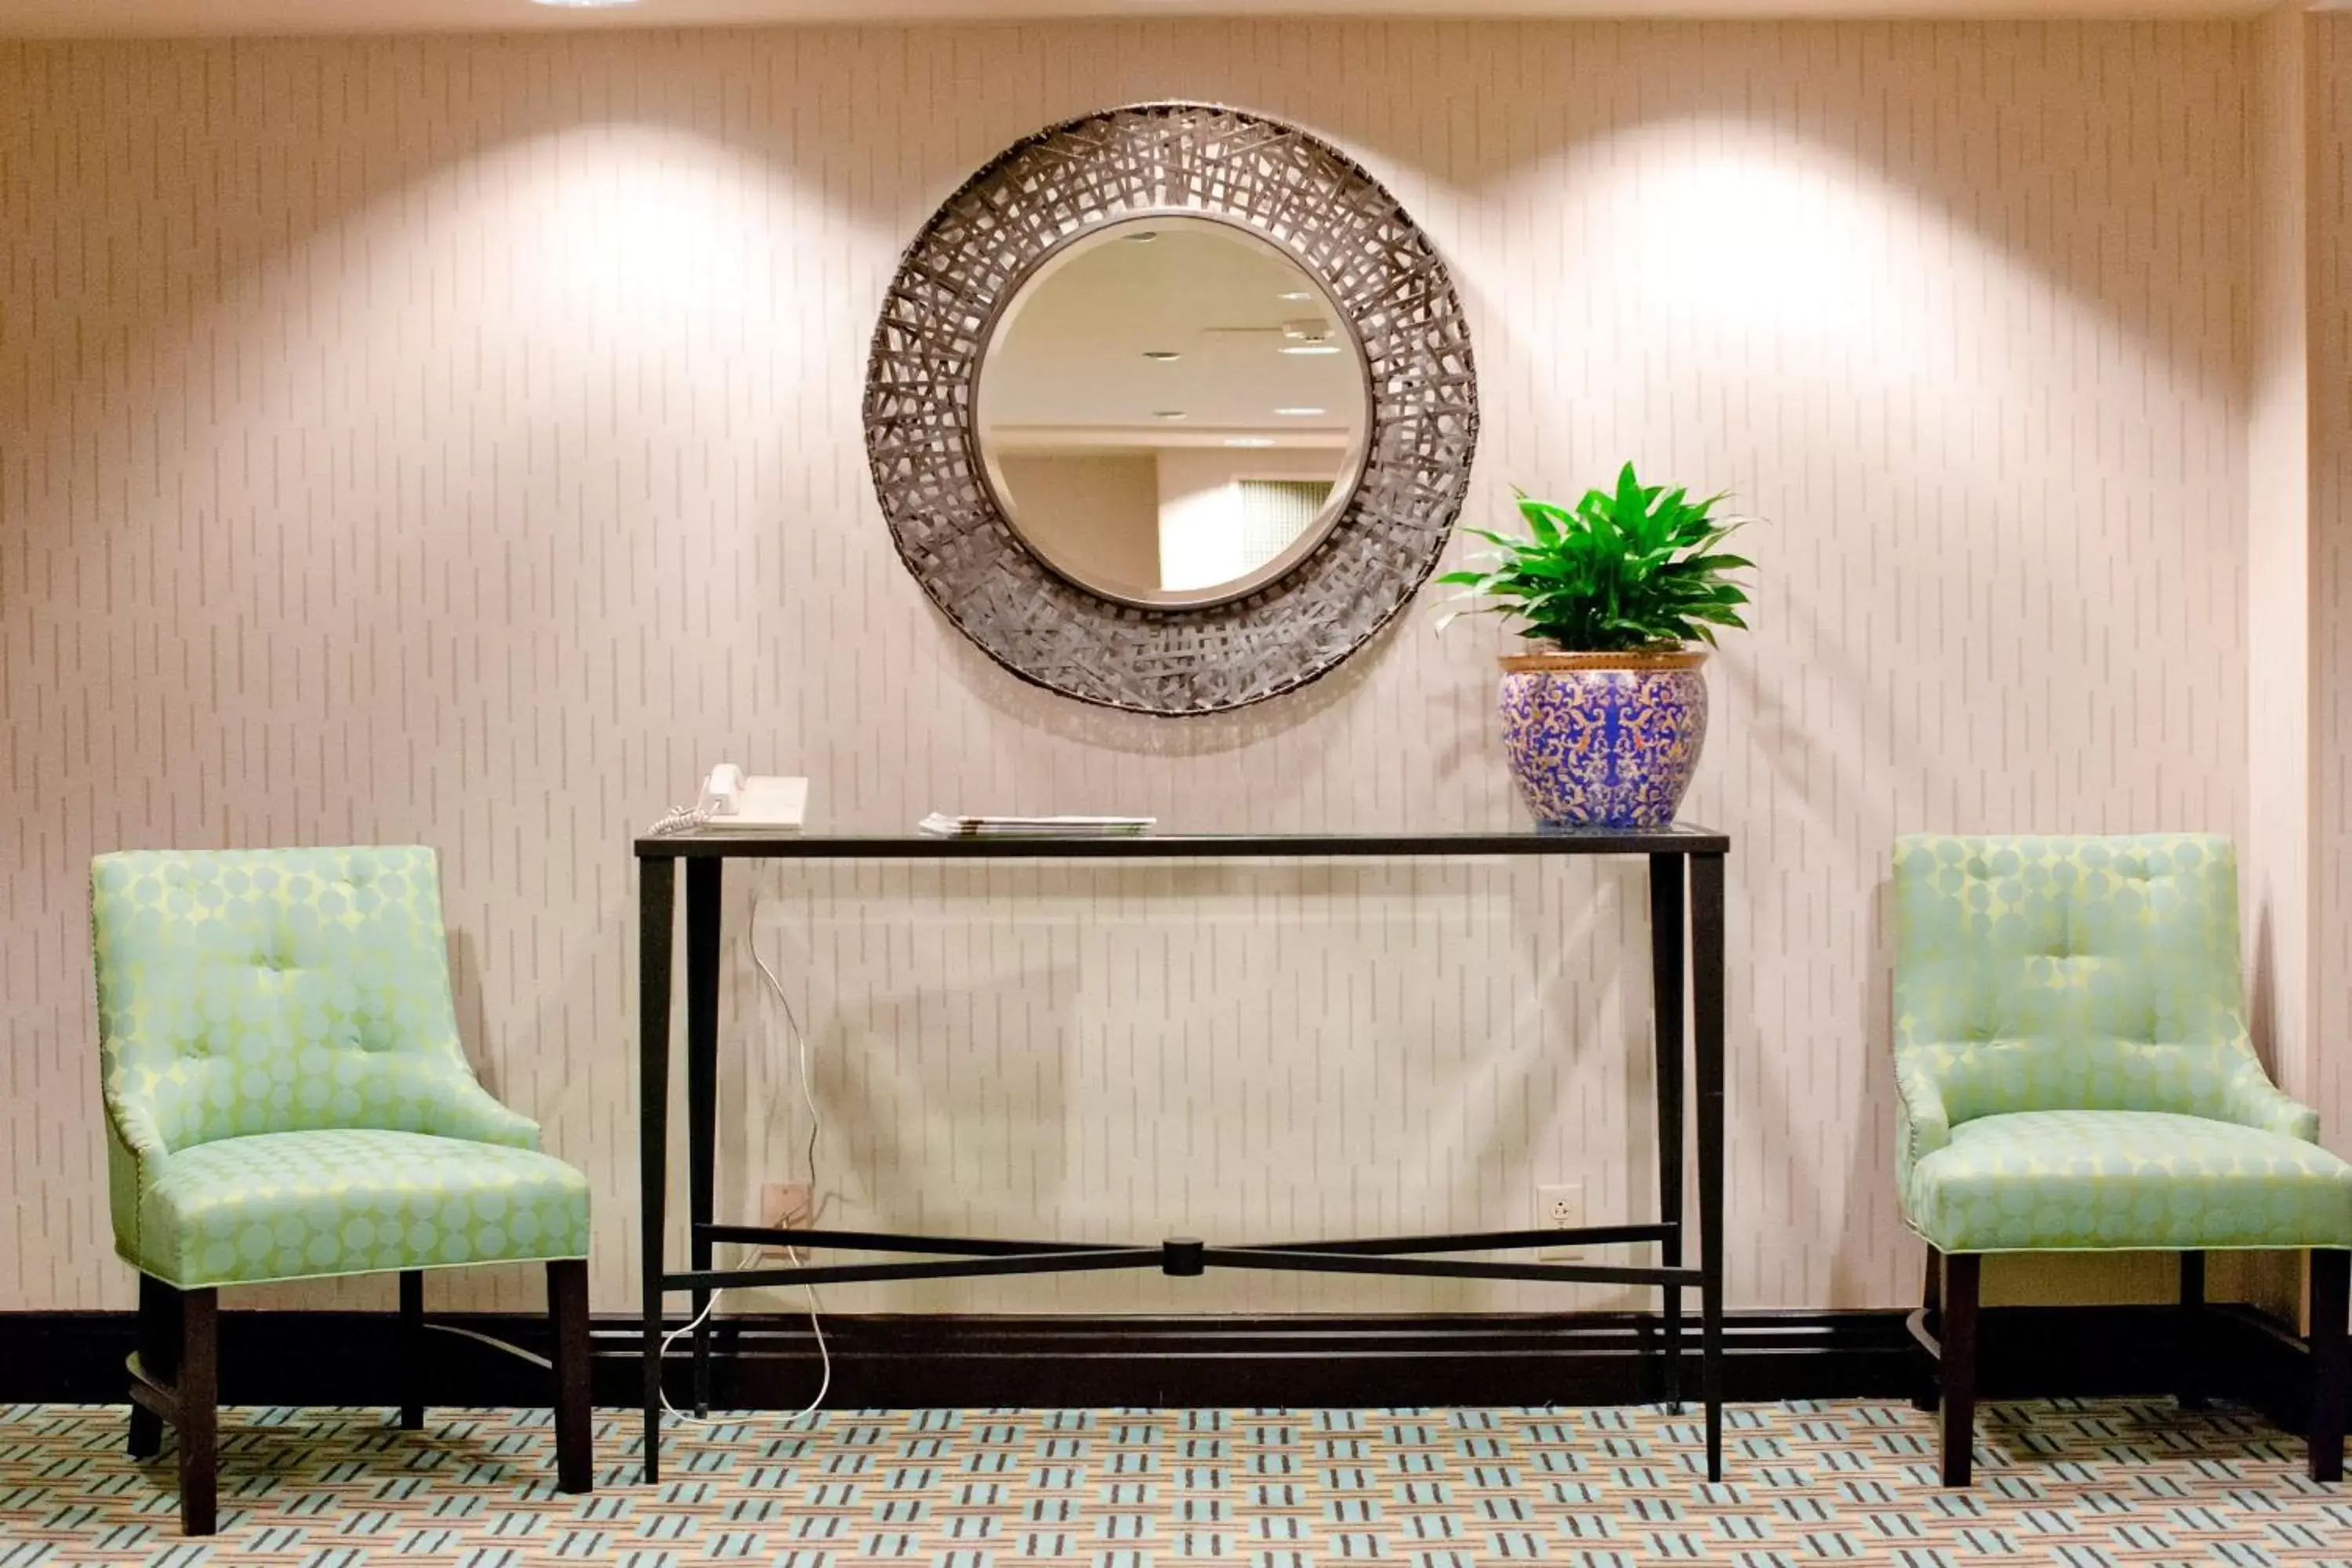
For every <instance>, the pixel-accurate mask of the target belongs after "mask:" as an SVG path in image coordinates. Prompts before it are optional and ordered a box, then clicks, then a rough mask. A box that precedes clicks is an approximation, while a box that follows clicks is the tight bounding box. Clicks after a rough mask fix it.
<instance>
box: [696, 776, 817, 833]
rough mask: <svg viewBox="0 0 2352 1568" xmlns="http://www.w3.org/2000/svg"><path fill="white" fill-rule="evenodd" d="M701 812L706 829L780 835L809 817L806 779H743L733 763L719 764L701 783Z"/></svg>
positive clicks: (744, 777) (755, 777)
mask: <svg viewBox="0 0 2352 1568" xmlns="http://www.w3.org/2000/svg"><path fill="white" fill-rule="evenodd" d="M699 809H700V810H702V811H704V812H706V813H708V814H709V815H708V816H706V817H705V819H704V821H703V826H706V827H719V828H727V829H730V830H734V831H738V832H743V833H779V832H784V831H788V830H791V829H793V828H797V827H798V826H800V825H801V818H802V817H803V816H806V815H807V814H808V780H806V779H795V778H761V777H757V776H753V777H746V776H744V773H743V770H742V769H741V768H739V767H737V766H736V765H735V764H734V763H719V765H718V766H717V767H715V768H713V769H711V770H710V776H709V778H708V779H706V780H704V781H703V785H702V804H701V806H700V808H699Z"/></svg>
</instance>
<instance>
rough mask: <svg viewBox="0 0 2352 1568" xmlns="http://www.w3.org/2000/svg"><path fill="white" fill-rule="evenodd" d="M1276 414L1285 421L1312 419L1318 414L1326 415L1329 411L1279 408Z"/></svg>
mask: <svg viewBox="0 0 2352 1568" xmlns="http://www.w3.org/2000/svg"><path fill="white" fill-rule="evenodd" d="M1275 412H1276V414H1279V415H1281V416H1283V417H1284V418H1285V419H1312V418H1313V417H1315V416H1317V415H1318V414H1326V413H1328V412H1329V410H1328V409H1323V408H1277V409H1276V410H1275Z"/></svg>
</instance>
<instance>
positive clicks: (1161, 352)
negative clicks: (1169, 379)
mask: <svg viewBox="0 0 2352 1568" xmlns="http://www.w3.org/2000/svg"><path fill="white" fill-rule="evenodd" d="M1143 357H1144V358H1145V359H1148V360H1150V361H1151V362H1152V363H1155V364H1166V363H1169V362H1171V360H1180V359H1182V358H1183V357H1184V356H1183V355H1182V354H1181V353H1177V352H1176V351H1175V350H1174V349H1146V350H1144V351H1143Z"/></svg>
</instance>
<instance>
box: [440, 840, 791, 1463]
mask: <svg viewBox="0 0 2352 1568" xmlns="http://www.w3.org/2000/svg"><path fill="white" fill-rule="evenodd" d="M673 817H678V818H693V820H691V821H682V822H679V823H678V824H677V825H676V826H664V825H665V824H668V823H670V822H671V819H672V818H673ZM708 820H709V816H708V815H707V814H705V815H704V816H699V817H696V816H694V814H693V813H690V812H684V811H675V812H672V813H671V814H670V815H669V816H666V817H664V818H662V820H661V821H660V822H657V823H656V824H655V825H654V828H653V831H654V832H656V833H664V832H676V831H677V830H678V828H679V827H684V826H694V823H695V822H697V821H708ZM759 931H760V905H759V903H758V902H756V901H755V902H754V903H753V904H752V906H751V931H748V932H747V933H745V935H744V938H743V945H744V947H745V948H746V949H747V950H749V952H751V962H752V963H755V964H757V965H758V966H759V970H760V975H761V979H763V980H765V981H766V982H767V983H768V989H769V990H770V991H772V992H773V993H775V997H776V1003H777V1005H779V1006H781V1007H782V1008H783V1010H784V1022H785V1023H786V1024H787V1025H788V1026H790V1027H791V1029H792V1032H793V1044H794V1046H795V1047H798V1051H799V1056H800V1073H799V1078H800V1082H801V1100H802V1101H803V1103H804V1104H805V1105H806V1106H807V1107H808V1113H809V1135H808V1151H807V1163H808V1187H809V1202H810V1203H811V1204H812V1205H814V1203H815V1201H816V1141H817V1133H818V1131H820V1129H821V1126H822V1115H823V1113H822V1112H820V1111H819V1110H817V1105H816V1092H815V1090H814V1089H812V1088H811V1087H810V1085H809V1043H808V1036H807V1034H806V1033H805V1032H803V1030H802V1028H801V1021H800V1017H799V1016H798V1015H797V1014H795V1013H794V1012H793V1001H792V998H791V997H789V996H787V995H785V994H784V987H783V983H782V981H780V980H778V979H777V978H776V972H775V971H774V970H772V969H771V968H769V967H768V961H767V960H766V959H764V958H762V957H761V956H760V945H759V943H758V942H756V941H755V940H754V938H756V937H757V936H758V935H759ZM771 1103H772V1102H771ZM784 1252H785V1255H786V1256H787V1257H789V1258H791V1259H792V1260H793V1267H794V1268H799V1267H801V1265H802V1258H801V1252H800V1248H798V1247H785V1248H784ZM801 1289H802V1290H803V1292H804V1293H805V1294H806V1295H807V1297H808V1304H809V1331H810V1332H811V1333H813V1334H814V1335H815V1336H816V1353H817V1359H818V1363H819V1364H820V1365H821V1367H822V1368H823V1373H822V1375H821V1376H820V1377H819V1379H818V1382H817V1389H816V1397H815V1398H814V1399H812V1400H810V1401H809V1402H808V1403H807V1404H806V1405H803V1406H802V1407H801V1408H800V1409H799V1410H797V1411H795V1412H793V1414H792V1415H787V1416H786V1417H784V1424H785V1425H786V1426H794V1425H797V1424H799V1423H800V1422H803V1421H805V1420H807V1419H808V1418H809V1417H810V1416H812V1415H815V1414H816V1412H817V1411H818V1409H819V1408H821V1407H822V1406H823V1405H824V1396H825V1395H826V1394H829V1393H831V1392H832V1391H833V1352H832V1350H831V1348H830V1347H828V1346H827V1345H826V1344H825V1342H824V1321H823V1319H822V1316H821V1315H822V1313H823V1312H824V1302H823V1301H821V1300H818V1299H817V1293H816V1287H815V1286H814V1285H803V1286H802V1287H801ZM726 1293H727V1292H726V1291H725V1290H724V1289H718V1290H713V1291H712V1292H711V1293H710V1300H708V1301H705V1302H704V1303H703V1304H702V1310H701V1311H699V1312H697V1313H696V1314H695V1315H694V1321H692V1322H689V1323H685V1324H682V1325H680V1326H679V1327H677V1328H675V1329H672V1330H671V1331H669V1332H668V1333H667V1334H664V1335H663V1336H662V1342H661V1355H662V1359H663V1360H665V1361H667V1359H668V1358H669V1347H670V1346H671V1345H673V1344H675V1343H676V1342H678V1341H679V1340H681V1339H684V1338H685V1337H686V1336H687V1335H688V1334H690V1333H692V1332H694V1331H695V1330H697V1329H698V1328H700V1327H701V1326H702V1325H703V1322H704V1321H705V1320H707V1319H708V1318H709V1316H710V1314H711V1311H712V1310H713V1309H715V1308H716V1307H717V1306H718V1305H719V1297H721V1296H724V1295H725V1294H726ZM452 1332H456V1333H464V1332H467V1331H466V1330H463V1329H458V1330H453V1331H452ZM475 1337H476V1338H481V1337H483V1336H480V1335H476V1336H475ZM506 1348H508V1349H509V1350H512V1349H513V1348H514V1347H513V1346H511V1345H509V1346H508V1347H506ZM515 1353H516V1354H518V1355H525V1356H528V1355H530V1352H528V1351H517V1352H515ZM532 1359H534V1360H535V1359H537V1358H535V1357H534V1358H532ZM544 1364H546V1363H541V1365H544ZM659 1386H660V1380H659V1379H656V1388H658V1387H659ZM661 1404H662V1409H663V1410H665V1411H667V1413H668V1414H669V1415H671V1416H673V1417H674V1418H676V1419H677V1420H679V1421H684V1422H687V1423H689V1424H690V1425H693V1426H719V1425H722V1423H720V1422H718V1421H713V1420H710V1419H709V1418H708V1417H705V1416H700V1415H688V1414H687V1413H686V1412H685V1411H683V1410H680V1409H678V1408H677V1406H676V1405H672V1404H671V1403H670V1402H669V1394H667V1392H666V1391H665V1392H663V1394H662V1396H661ZM724 1424H725V1425H730V1426H731V1425H734V1423H732V1422H729V1423H724Z"/></svg>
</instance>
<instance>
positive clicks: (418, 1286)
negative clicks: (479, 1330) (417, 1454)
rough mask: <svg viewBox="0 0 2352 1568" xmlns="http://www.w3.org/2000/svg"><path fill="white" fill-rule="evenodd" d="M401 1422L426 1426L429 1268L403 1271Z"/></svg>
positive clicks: (407, 1425)
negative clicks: (426, 1305) (426, 1344)
mask: <svg viewBox="0 0 2352 1568" xmlns="http://www.w3.org/2000/svg"><path fill="white" fill-rule="evenodd" d="M400 1389H401V1401H400V1425H401V1427H402V1429H403V1430H404V1431H409V1432H415V1431H419V1430H421V1429H422V1428H423V1427H424V1426H425V1270H423V1269H422V1268H404V1269H402V1270H401V1273H400Z"/></svg>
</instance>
